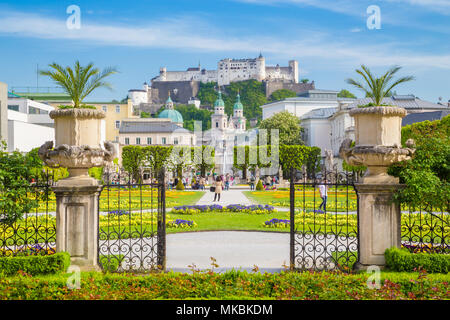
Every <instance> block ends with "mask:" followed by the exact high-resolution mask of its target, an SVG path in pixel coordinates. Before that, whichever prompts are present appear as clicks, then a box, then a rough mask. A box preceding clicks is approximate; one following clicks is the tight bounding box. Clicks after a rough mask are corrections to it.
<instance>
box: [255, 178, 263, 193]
mask: <svg viewBox="0 0 450 320" xmlns="http://www.w3.org/2000/svg"><path fill="white" fill-rule="evenodd" d="M256 190H257V191H263V190H264V186H263V184H262V182H261V180H259V181H258V183H257V184H256Z"/></svg>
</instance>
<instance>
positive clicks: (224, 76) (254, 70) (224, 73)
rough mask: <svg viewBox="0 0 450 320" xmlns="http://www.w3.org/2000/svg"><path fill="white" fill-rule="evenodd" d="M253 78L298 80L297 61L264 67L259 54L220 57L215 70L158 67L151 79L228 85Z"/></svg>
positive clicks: (262, 58)
mask: <svg viewBox="0 0 450 320" xmlns="http://www.w3.org/2000/svg"><path fill="white" fill-rule="evenodd" d="M249 79H255V80H258V81H263V80H268V81H271V80H281V81H288V82H293V83H297V82H298V62H297V61H295V60H291V61H289V65H288V66H287V67H280V66H279V65H276V66H274V67H266V59H265V58H264V57H263V56H262V55H259V57H258V58H253V59H251V58H247V59H230V58H226V59H222V60H220V61H219V62H218V63H217V70H206V69H202V68H201V66H200V64H199V65H198V67H194V68H188V69H187V70H186V71H167V68H165V67H163V68H161V69H160V72H159V76H157V77H155V78H154V79H152V81H200V82H203V83H207V82H217V83H218V85H219V86H223V85H229V84H230V83H231V82H236V81H244V80H249Z"/></svg>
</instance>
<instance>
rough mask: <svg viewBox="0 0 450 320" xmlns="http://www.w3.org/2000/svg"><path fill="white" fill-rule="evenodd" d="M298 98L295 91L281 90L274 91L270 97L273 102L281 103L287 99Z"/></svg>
mask: <svg viewBox="0 0 450 320" xmlns="http://www.w3.org/2000/svg"><path fill="white" fill-rule="evenodd" d="M296 96H297V93H296V92H295V91H292V90H288V89H280V90H276V91H274V92H273V93H272V94H271V95H270V100H271V101H280V100H284V99H286V98H293V97H296Z"/></svg>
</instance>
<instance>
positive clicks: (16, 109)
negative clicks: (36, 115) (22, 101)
mask: <svg viewBox="0 0 450 320" xmlns="http://www.w3.org/2000/svg"><path fill="white" fill-rule="evenodd" d="M8 110H12V111H17V112H19V105H17V104H14V105H11V104H9V105H8Z"/></svg>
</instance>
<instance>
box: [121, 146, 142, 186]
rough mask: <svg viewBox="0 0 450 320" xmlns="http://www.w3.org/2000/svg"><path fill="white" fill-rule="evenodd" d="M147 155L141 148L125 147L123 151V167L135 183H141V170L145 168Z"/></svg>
mask: <svg viewBox="0 0 450 320" xmlns="http://www.w3.org/2000/svg"><path fill="white" fill-rule="evenodd" d="M144 160H145V154H144V152H143V148H142V147H140V146H125V147H123V149H122V166H123V168H124V169H125V171H126V172H128V173H129V174H130V175H131V177H132V178H133V180H134V181H136V182H137V183H140V182H141V168H142V167H143V164H144Z"/></svg>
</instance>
